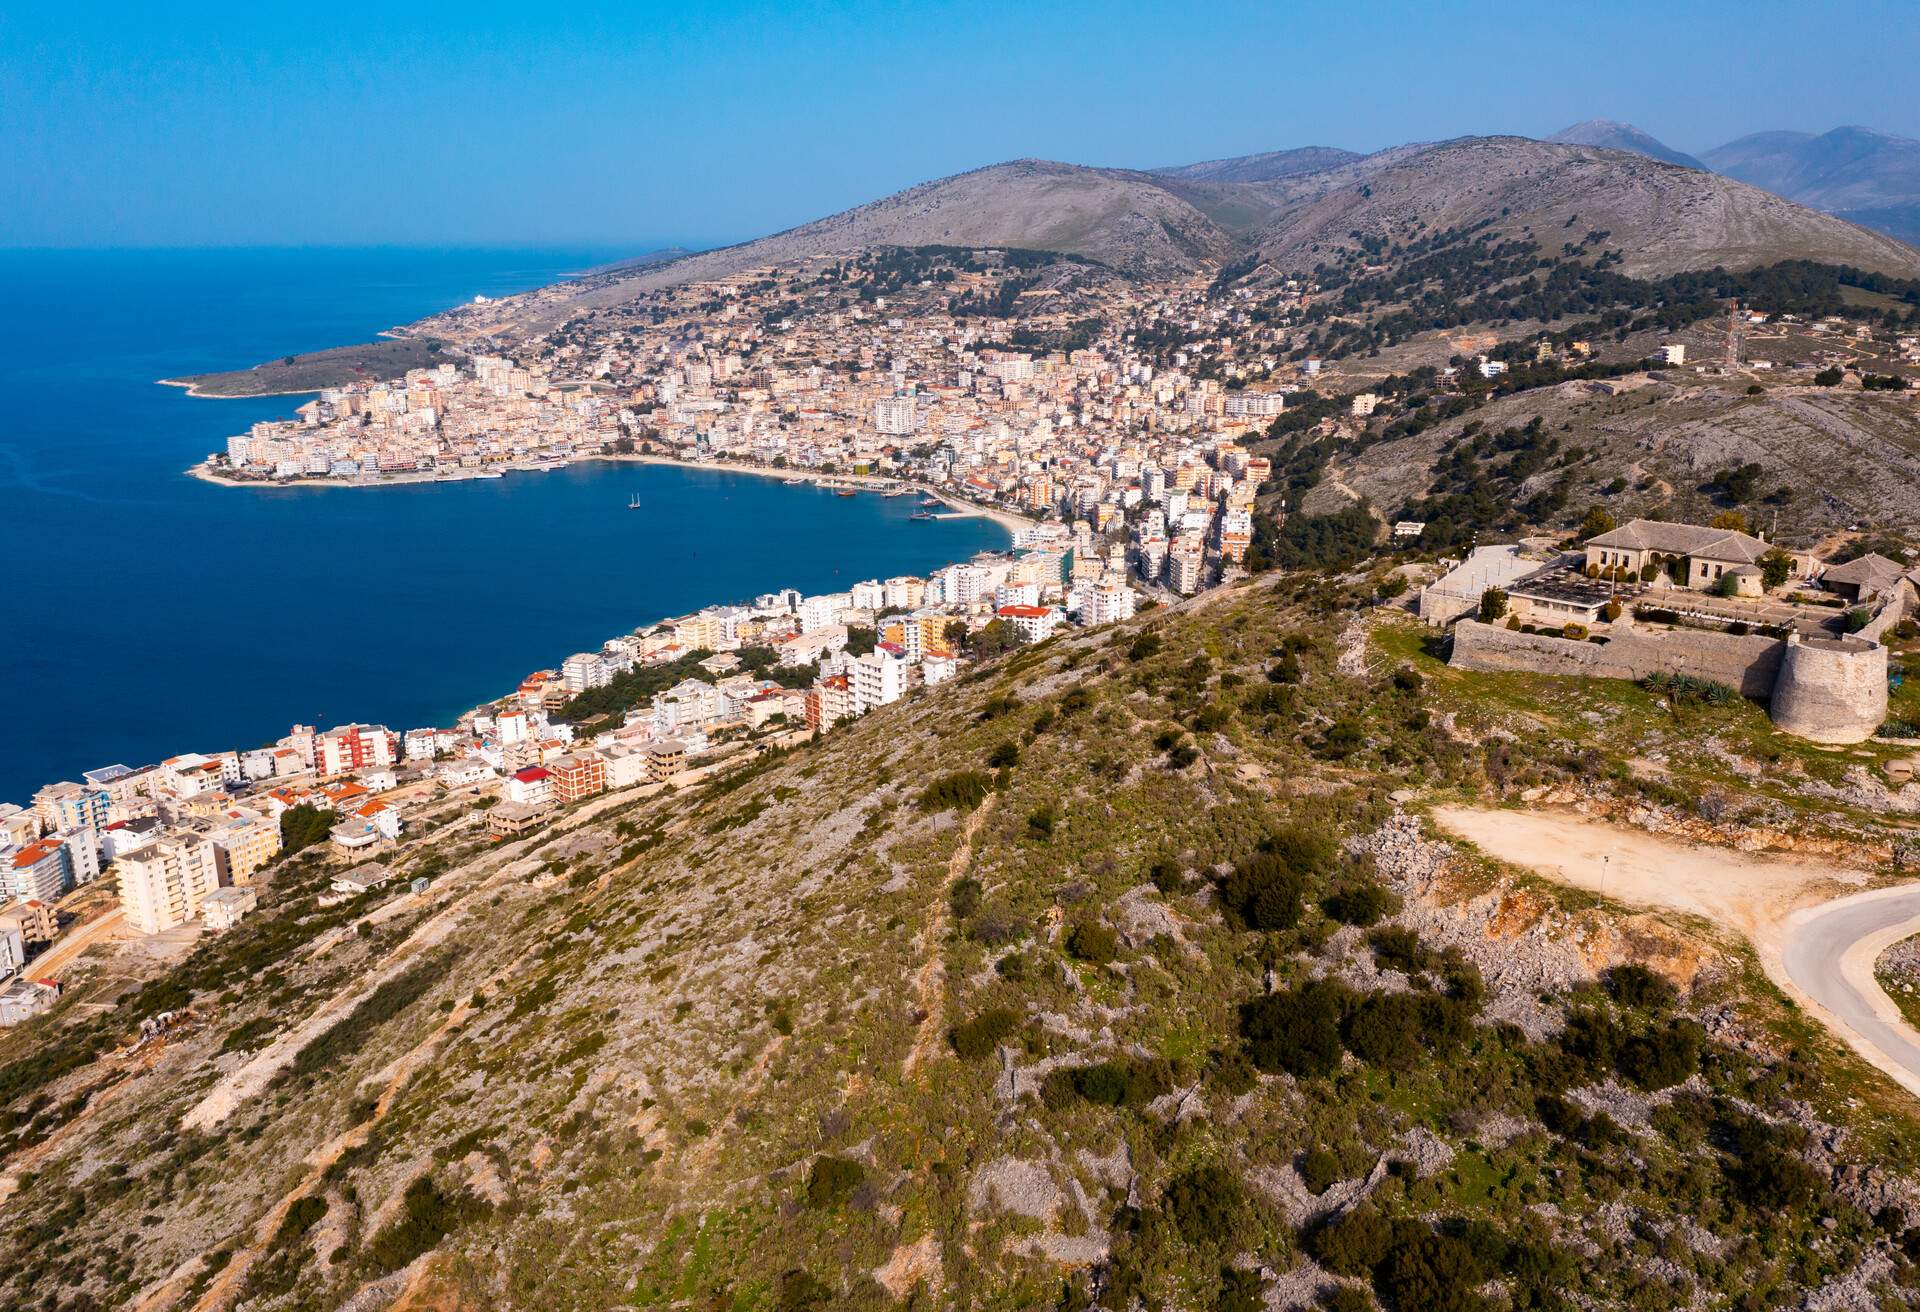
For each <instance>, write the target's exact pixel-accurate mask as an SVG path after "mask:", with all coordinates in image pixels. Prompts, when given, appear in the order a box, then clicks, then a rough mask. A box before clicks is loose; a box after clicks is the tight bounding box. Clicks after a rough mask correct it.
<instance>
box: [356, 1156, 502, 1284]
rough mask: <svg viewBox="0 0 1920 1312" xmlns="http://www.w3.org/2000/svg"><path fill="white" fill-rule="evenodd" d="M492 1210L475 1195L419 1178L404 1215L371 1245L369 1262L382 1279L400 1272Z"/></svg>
mask: <svg viewBox="0 0 1920 1312" xmlns="http://www.w3.org/2000/svg"><path fill="white" fill-rule="evenodd" d="M489 1210H491V1209H489V1207H488V1206H487V1204H486V1203H485V1202H483V1201H481V1200H480V1199H478V1198H475V1197H474V1196H473V1195H471V1194H468V1193H464V1192H461V1193H451V1194H450V1193H445V1192H443V1191H442V1190H441V1189H440V1187H439V1186H438V1185H436V1184H434V1182H433V1177H432V1176H430V1175H422V1176H419V1177H418V1178H416V1179H415V1180H414V1182H413V1183H412V1184H410V1185H408V1186H407V1192H406V1194H405V1195H404V1196H403V1197H402V1198H401V1214H400V1215H399V1216H398V1217H396V1218H394V1220H392V1221H391V1222H389V1223H388V1224H387V1226H386V1228H385V1229H383V1230H381V1231H380V1233H378V1234H376V1235H375V1236H374V1237H373V1238H372V1240H371V1241H369V1242H368V1244H367V1260H368V1261H369V1262H370V1263H371V1264H372V1266H373V1269H374V1270H375V1271H376V1272H378V1273H379V1274H381V1275H385V1274H386V1273H387V1272H389V1271H398V1270H399V1269H400V1268H401V1267H403V1266H405V1265H407V1263H409V1262H411V1261H413V1259H414V1258H416V1257H419V1256H420V1255H421V1254H422V1253H426V1252H431V1251H432V1250H433V1249H435V1248H438V1247H439V1246H440V1241H441V1240H443V1239H445V1238H446V1237H447V1236H448V1235H450V1234H452V1233H453V1232H454V1231H455V1230H458V1229H459V1228H460V1227H461V1226H463V1225H466V1224H467V1223H468V1222H470V1221H473V1220H476V1219H478V1218H480V1217H482V1216H485V1215H486V1213H487V1212H488V1211H489Z"/></svg>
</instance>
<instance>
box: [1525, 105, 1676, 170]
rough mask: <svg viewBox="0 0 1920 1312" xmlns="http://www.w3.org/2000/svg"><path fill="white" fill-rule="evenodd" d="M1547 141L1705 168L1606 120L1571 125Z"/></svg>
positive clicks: (1642, 134)
mask: <svg viewBox="0 0 1920 1312" xmlns="http://www.w3.org/2000/svg"><path fill="white" fill-rule="evenodd" d="M1547 140H1548V141H1553V142H1558V143H1560V144H1561V145H1567V146H1600V147H1603V148H1605V149H1607V150H1627V151H1632V152H1633V153H1634V154H1636V155H1645V156H1646V157H1647V158H1649V159H1657V160H1664V161H1665V162H1667V163H1668V164H1678V165H1680V166H1682V167H1683V168H1689V169H1700V170H1702V171H1703V172H1704V171H1705V170H1706V167H1707V166H1706V165H1705V164H1702V163H1701V162H1700V161H1699V160H1697V159H1695V158H1694V157H1693V156H1691V155H1689V154H1687V153H1686V152H1685V151H1679V150H1675V149H1674V148H1673V147H1671V146H1669V145H1667V144H1666V143H1665V142H1663V141H1660V140H1659V139H1658V138H1656V137H1654V136H1652V135H1651V134H1649V133H1646V132H1642V131H1641V130H1640V129H1639V128H1637V127H1635V126H1634V125H1633V124H1631V123H1616V122H1614V121H1613V120H1612V119H1610V118H1590V119H1588V120H1587V121H1586V122H1584V123H1575V124H1574V125H1573V126H1572V127H1570V128H1561V129H1560V130H1559V131H1558V132H1556V133H1554V134H1553V135H1552V136H1550V137H1548V138H1547Z"/></svg>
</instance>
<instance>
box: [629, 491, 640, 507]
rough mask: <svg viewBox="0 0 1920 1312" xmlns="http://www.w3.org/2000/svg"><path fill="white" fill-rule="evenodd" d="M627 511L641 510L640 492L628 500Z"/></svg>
mask: <svg viewBox="0 0 1920 1312" xmlns="http://www.w3.org/2000/svg"><path fill="white" fill-rule="evenodd" d="M627 509H628V510H638V509H640V494H639V493H638V492H635V493H634V494H633V495H632V496H631V497H629V498H627Z"/></svg>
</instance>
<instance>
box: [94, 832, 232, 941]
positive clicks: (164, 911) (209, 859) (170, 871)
mask: <svg viewBox="0 0 1920 1312" xmlns="http://www.w3.org/2000/svg"><path fill="white" fill-rule="evenodd" d="M116 868H117V869H118V870H119V872H120V906H121V909H122V910H123V911H125V912H126V916H127V923H129V924H131V925H132V926H133V927H134V928H135V929H137V930H139V931H140V932H141V933H142V934H159V933H163V932H165V931H166V930H169V929H175V928H177V927H179V926H181V925H184V924H186V923H187V922H188V921H189V920H192V919H194V918H195V917H196V916H198V915H199V914H200V905H201V903H203V902H205V901H206V898H207V894H209V893H211V892H213V890H214V889H216V888H218V887H219V884H220V881H219V876H218V873H217V871H216V868H215V865H214V857H213V850H212V845H211V844H209V843H208V842H206V841H205V840H204V839H202V838H201V837H200V836H199V835H198V834H167V835H165V836H163V837H161V838H158V839H156V840H154V841H153V842H151V843H149V844H147V845H146V846H145V847H142V848H137V849H135V850H134V851H131V852H128V853H127V854H126V855H124V856H122V857H121V858H120V860H119V861H118V862H117V863H116Z"/></svg>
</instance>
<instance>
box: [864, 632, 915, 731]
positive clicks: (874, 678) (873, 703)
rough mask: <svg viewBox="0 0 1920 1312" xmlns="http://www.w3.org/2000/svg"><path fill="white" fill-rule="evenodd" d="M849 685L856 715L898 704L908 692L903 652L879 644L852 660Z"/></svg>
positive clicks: (905, 660) (888, 645)
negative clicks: (850, 685) (879, 707)
mask: <svg viewBox="0 0 1920 1312" xmlns="http://www.w3.org/2000/svg"><path fill="white" fill-rule="evenodd" d="M851 683H852V686H853V708H854V713H855V714H856V715H864V714H865V713H866V712H868V711H870V710H873V709H874V708H875V707H878V706H886V705H889V704H890V703H892V702H897V701H899V700H900V698H901V697H903V696H905V695H906V691H907V659H906V653H905V652H903V651H902V650H900V649H899V648H898V647H894V646H892V645H891V644H889V643H881V644H880V645H879V646H877V647H875V648H874V649H873V650H872V651H870V652H868V653H866V655H864V656H861V657H859V658H858V659H857V660H855V661H854V663H853V675H852V679H851Z"/></svg>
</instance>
